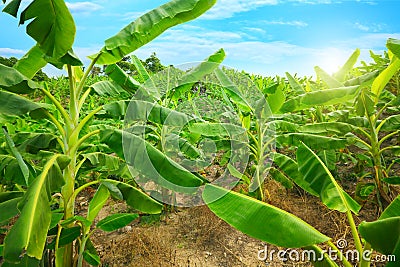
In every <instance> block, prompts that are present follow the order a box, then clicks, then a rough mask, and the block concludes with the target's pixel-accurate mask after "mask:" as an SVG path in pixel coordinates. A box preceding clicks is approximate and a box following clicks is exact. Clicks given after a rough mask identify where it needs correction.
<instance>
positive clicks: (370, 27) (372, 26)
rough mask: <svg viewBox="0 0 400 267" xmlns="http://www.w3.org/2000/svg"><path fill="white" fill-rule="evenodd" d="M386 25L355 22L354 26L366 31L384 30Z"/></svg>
mask: <svg viewBox="0 0 400 267" xmlns="http://www.w3.org/2000/svg"><path fill="white" fill-rule="evenodd" d="M385 26H386V25H384V24H379V23H371V24H361V23H359V22H356V23H354V25H353V27H354V28H356V29H359V30H361V31H364V32H382V30H383V29H384V28H385Z"/></svg>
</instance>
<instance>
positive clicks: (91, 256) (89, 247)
mask: <svg viewBox="0 0 400 267" xmlns="http://www.w3.org/2000/svg"><path fill="white" fill-rule="evenodd" d="M83 258H84V259H85V261H86V262H87V263H89V264H90V265H92V266H98V265H100V263H101V261H100V256H99V255H98V254H97V250H96V248H95V247H94V245H93V243H92V241H91V240H90V239H88V240H87V241H86V246H85V251H84V252H83Z"/></svg>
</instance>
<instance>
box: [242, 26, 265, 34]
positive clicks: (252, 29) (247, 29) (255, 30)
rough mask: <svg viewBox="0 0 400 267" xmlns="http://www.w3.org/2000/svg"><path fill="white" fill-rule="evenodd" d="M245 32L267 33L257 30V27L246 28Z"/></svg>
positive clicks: (260, 29)
mask: <svg viewBox="0 0 400 267" xmlns="http://www.w3.org/2000/svg"><path fill="white" fill-rule="evenodd" d="M243 30H245V31H248V32H254V33H259V34H265V33H267V32H266V31H265V30H264V29H262V28H257V27H244V28H243Z"/></svg>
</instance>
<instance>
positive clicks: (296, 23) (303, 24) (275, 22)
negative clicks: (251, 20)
mask: <svg viewBox="0 0 400 267" xmlns="http://www.w3.org/2000/svg"><path fill="white" fill-rule="evenodd" d="M257 23H262V24H266V25H286V26H296V27H307V26H308V24H307V23H306V22H304V21H299V20H292V21H283V20H271V21H267V20H262V21H259V22H257Z"/></svg>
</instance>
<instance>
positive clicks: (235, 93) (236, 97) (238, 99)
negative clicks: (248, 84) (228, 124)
mask: <svg viewBox="0 0 400 267" xmlns="http://www.w3.org/2000/svg"><path fill="white" fill-rule="evenodd" d="M214 73H215V75H216V76H217V78H218V81H219V82H220V83H221V85H222V87H223V89H224V91H225V93H226V94H227V95H228V96H229V97H230V99H231V101H232V102H233V103H235V104H236V105H237V106H238V107H239V108H240V109H241V110H243V111H244V112H251V111H252V110H253V109H252V107H251V105H250V104H249V103H248V102H247V101H246V99H245V98H244V96H243V95H242V94H241V93H240V91H239V89H238V88H237V86H236V85H235V84H234V83H233V82H232V81H231V79H229V77H228V76H227V75H226V74H225V73H224V71H223V70H221V69H218V68H217V69H215V71H214Z"/></svg>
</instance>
